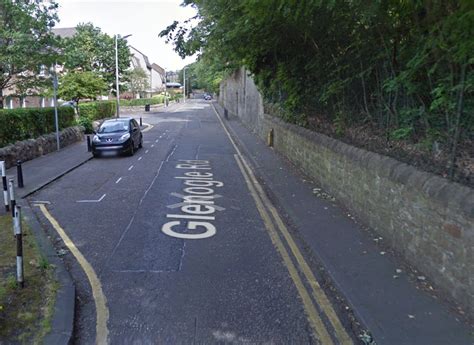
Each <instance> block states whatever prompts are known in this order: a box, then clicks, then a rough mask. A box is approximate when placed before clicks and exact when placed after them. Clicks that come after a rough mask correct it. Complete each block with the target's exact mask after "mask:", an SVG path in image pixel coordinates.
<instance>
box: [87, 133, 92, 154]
mask: <svg viewBox="0 0 474 345" xmlns="http://www.w3.org/2000/svg"><path fill="white" fill-rule="evenodd" d="M91 151H92V148H91V136H90V135H88V136H87V152H91Z"/></svg>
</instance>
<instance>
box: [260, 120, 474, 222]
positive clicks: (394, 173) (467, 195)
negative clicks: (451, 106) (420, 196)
mask: <svg viewBox="0 0 474 345" xmlns="http://www.w3.org/2000/svg"><path fill="white" fill-rule="evenodd" d="M263 116H264V119H265V120H267V121H269V122H270V123H271V122H274V123H276V124H278V125H279V126H281V127H284V128H285V129H287V130H290V131H292V132H296V133H297V134H299V135H301V136H302V137H304V138H306V139H308V140H310V141H312V142H315V143H318V144H321V145H322V146H324V147H327V148H328V149H330V150H332V151H334V152H337V153H340V154H342V155H343V156H344V157H347V158H348V159H350V160H352V161H356V162H358V163H359V164H361V165H362V166H363V167H365V168H367V169H369V170H374V171H376V172H377V175H380V176H383V177H386V178H389V179H391V180H393V181H395V182H398V183H401V184H406V185H407V186H408V187H411V188H414V189H418V190H420V192H422V193H424V194H425V195H427V196H428V197H430V198H433V199H435V200H437V201H438V202H439V203H441V204H442V205H443V206H447V205H448V204H450V205H452V206H454V207H456V208H457V209H459V210H460V211H462V212H463V213H464V214H465V215H466V216H467V217H470V218H474V190H473V189H472V188H470V187H467V186H463V185H461V184H459V183H457V182H452V181H449V180H448V179H445V178H442V177H440V176H437V175H434V174H432V173H429V172H424V171H421V170H419V169H417V168H416V167H414V166H411V165H408V164H406V163H402V162H400V161H398V160H396V159H394V158H391V157H388V156H384V155H381V154H379V153H376V152H371V151H367V150H364V149H361V148H357V147H355V146H352V145H349V144H346V143H344V142H342V141H340V140H337V139H334V138H331V137H328V136H327V135H324V134H321V133H318V132H314V131H311V130H309V129H306V128H303V127H300V126H297V125H294V124H290V123H287V122H284V121H283V120H281V119H279V118H277V117H274V116H271V115H268V114H264V115H263Z"/></svg>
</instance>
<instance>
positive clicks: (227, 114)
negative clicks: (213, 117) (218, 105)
mask: <svg viewBox="0 0 474 345" xmlns="http://www.w3.org/2000/svg"><path fill="white" fill-rule="evenodd" d="M224 117H225V119H226V120H228V119H229V111H228V110H227V108H224Z"/></svg>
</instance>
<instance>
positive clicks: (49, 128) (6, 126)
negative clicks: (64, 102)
mask: <svg viewBox="0 0 474 345" xmlns="http://www.w3.org/2000/svg"><path fill="white" fill-rule="evenodd" d="M58 118H59V128H60V129H64V128H67V127H71V126H74V125H75V121H74V109H73V108H70V107H60V108H58ZM55 130H56V125H55V121H54V108H19V109H0V147H3V146H6V145H8V144H10V143H14V142H16V141H19V140H25V139H34V138H37V137H39V136H41V135H43V134H48V133H53V132H54V131H55Z"/></svg>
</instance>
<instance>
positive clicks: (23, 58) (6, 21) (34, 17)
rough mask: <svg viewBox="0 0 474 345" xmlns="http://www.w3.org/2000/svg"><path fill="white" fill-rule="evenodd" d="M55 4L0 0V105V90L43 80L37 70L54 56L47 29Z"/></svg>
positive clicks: (22, 88) (54, 43)
mask: <svg viewBox="0 0 474 345" xmlns="http://www.w3.org/2000/svg"><path fill="white" fill-rule="evenodd" d="M57 7H58V5H57V4H56V2H54V1H48V2H39V1H21V0H2V1H0V108H3V90H4V89H7V88H11V87H15V88H16V90H17V91H18V90H19V92H20V93H22V92H24V91H25V90H27V89H30V88H32V87H38V86H40V85H41V84H42V83H43V82H45V80H44V79H41V78H40V77H39V72H40V67H41V65H46V66H49V65H50V64H51V63H52V62H53V61H54V59H55V58H56V56H55V55H56V54H55V53H54V48H55V47H56V46H57V41H56V39H55V37H54V35H52V33H51V28H52V27H53V26H54V24H55V22H56V21H57V19H58V18H57V15H56V10H57Z"/></svg>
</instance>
